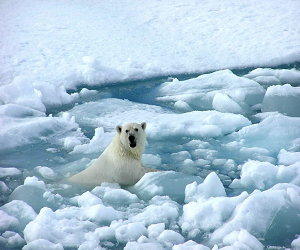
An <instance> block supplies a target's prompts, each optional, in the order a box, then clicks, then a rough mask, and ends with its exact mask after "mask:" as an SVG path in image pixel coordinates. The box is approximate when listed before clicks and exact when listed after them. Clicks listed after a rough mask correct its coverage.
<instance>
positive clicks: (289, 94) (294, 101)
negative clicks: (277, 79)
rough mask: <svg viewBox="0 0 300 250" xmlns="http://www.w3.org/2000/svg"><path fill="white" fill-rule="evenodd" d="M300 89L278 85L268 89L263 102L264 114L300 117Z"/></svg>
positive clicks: (288, 85) (287, 85)
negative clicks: (272, 113) (275, 112)
mask: <svg viewBox="0 0 300 250" xmlns="http://www.w3.org/2000/svg"><path fill="white" fill-rule="evenodd" d="M299 107H300V87H292V86H291V85H290V84H286V85H283V86H280V85H276V86H271V87H269V88H268V89H267V92H266V94H265V97H264V99H263V102H262V108H261V110H262V112H274V111H277V112H279V113H282V114H285V115H288V116H295V117H300V108H299Z"/></svg>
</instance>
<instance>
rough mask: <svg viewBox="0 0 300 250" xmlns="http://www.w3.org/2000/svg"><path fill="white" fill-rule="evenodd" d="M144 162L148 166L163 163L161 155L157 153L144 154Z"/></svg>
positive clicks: (156, 165)
mask: <svg viewBox="0 0 300 250" xmlns="http://www.w3.org/2000/svg"><path fill="white" fill-rule="evenodd" d="M142 162H143V163H144V164H145V165H146V166H147V167H149V166H155V167H158V166H160V165H161V157H160V156H159V155H158V154H157V155H152V154H143V156H142Z"/></svg>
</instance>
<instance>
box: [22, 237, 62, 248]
mask: <svg viewBox="0 0 300 250" xmlns="http://www.w3.org/2000/svg"><path fill="white" fill-rule="evenodd" d="M23 250H64V248H63V246H62V245H61V244H60V243H57V244H55V243H52V242H51V241H48V240H45V239H37V240H35V241H32V242H29V243H28V244H27V245H26V246H24V247H23Z"/></svg>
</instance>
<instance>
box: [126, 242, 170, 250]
mask: <svg viewBox="0 0 300 250" xmlns="http://www.w3.org/2000/svg"><path fill="white" fill-rule="evenodd" d="M150 249H155V250H163V249H164V247H163V246H162V245H160V244H159V243H157V242H146V243H139V242H128V243H127V244H126V246H125V247H124V250H150Z"/></svg>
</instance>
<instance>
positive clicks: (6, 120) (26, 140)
mask: <svg viewBox="0 0 300 250" xmlns="http://www.w3.org/2000/svg"><path fill="white" fill-rule="evenodd" d="M0 125H1V130H0V141H2V142H5V143H1V145H0V149H1V150H4V149H11V148H15V147H18V146H23V145H27V144H31V143H34V142H39V141H40V140H44V141H46V140H47V141H49V140H51V139H50V138H53V140H54V141H55V143H56V144H62V142H63V140H62V139H63V137H67V136H74V137H77V138H80V139H82V138H83V137H84V135H83V134H82V133H81V131H80V128H79V127H78V124H77V123H76V122H75V121H74V119H72V118H71V117H68V116H67V115H63V114H62V116H61V117H52V116H46V115H45V114H44V113H42V112H40V111H37V110H35V109H31V108H27V107H24V106H19V105H16V104H7V105H2V106H0ZM54 134H56V135H58V134H61V137H60V138H59V136H53V135H54Z"/></svg>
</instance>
